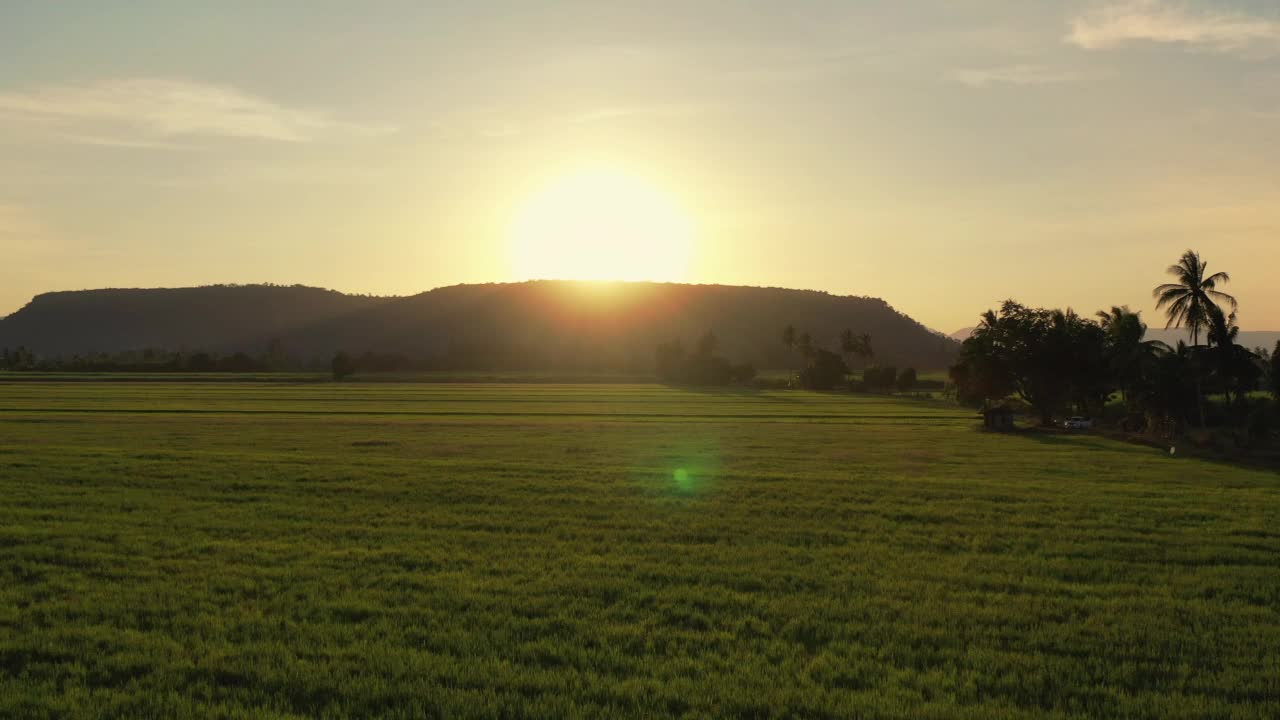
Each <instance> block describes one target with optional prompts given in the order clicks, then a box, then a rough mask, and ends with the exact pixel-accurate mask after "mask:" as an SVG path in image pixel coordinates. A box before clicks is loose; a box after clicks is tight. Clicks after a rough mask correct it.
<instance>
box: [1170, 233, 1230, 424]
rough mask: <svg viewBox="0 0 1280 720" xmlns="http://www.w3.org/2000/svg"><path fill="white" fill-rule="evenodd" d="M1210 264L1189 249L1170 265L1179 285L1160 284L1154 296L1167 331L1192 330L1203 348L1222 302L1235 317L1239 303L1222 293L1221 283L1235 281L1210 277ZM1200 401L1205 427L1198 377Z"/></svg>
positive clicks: (1220, 275)
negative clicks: (1202, 339)
mask: <svg viewBox="0 0 1280 720" xmlns="http://www.w3.org/2000/svg"><path fill="white" fill-rule="evenodd" d="M1208 267H1209V264H1208V263H1207V262H1205V261H1203V260H1201V259H1200V255H1199V253H1196V252H1195V251H1193V250H1188V251H1186V252H1185V253H1183V254H1182V257H1181V258H1179V259H1178V262H1177V264H1175V265H1170V266H1169V268H1168V270H1167V272H1168V273H1169V274H1170V275H1172V276H1174V278H1175V279H1176V280H1177V282H1172V283H1165V284H1163V285H1157V286H1156V288H1155V290H1153V291H1152V295H1153V296H1154V297H1155V298H1156V309H1157V310H1160V309H1164V311H1165V315H1166V316H1167V317H1168V319H1169V322H1168V323H1166V325H1165V328H1166V329H1168V328H1171V327H1185V328H1187V329H1188V330H1189V331H1191V345H1192V346H1193V347H1199V345H1200V334H1201V333H1202V332H1203V331H1204V330H1206V329H1207V328H1208V327H1209V324H1210V322H1211V321H1212V311H1211V310H1210V308H1216V307H1217V306H1218V303H1220V302H1222V303H1226V304H1227V305H1228V306H1230V308H1231V311H1232V314H1234V313H1235V311H1236V308H1237V307H1238V304H1237V302H1236V299H1235V298H1234V297H1232V296H1231V295H1228V294H1227V293H1224V292H1221V291H1220V290H1218V289H1217V288H1218V284H1219V283H1227V282H1230V281H1231V276H1230V275H1228V274H1227V273H1225V272H1218V273H1214V274H1212V275H1206V273H1207V272H1208ZM1196 402H1197V406H1198V409H1199V416H1200V425H1201V426H1202V427H1203V426H1204V392H1203V390H1202V385H1201V378H1200V377H1199V375H1198V374H1197V377H1196Z"/></svg>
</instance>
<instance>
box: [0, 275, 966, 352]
mask: <svg viewBox="0 0 1280 720" xmlns="http://www.w3.org/2000/svg"><path fill="white" fill-rule="evenodd" d="M787 324H794V325H795V326H796V327H797V328H798V329H799V330H802V331H809V332H811V333H812V335H813V337H814V339H815V342H817V343H818V344H820V345H825V346H828V347H833V348H834V346H835V345H836V342H837V340H836V339H837V337H838V335H839V333H840V331H841V330H842V329H844V328H846V327H847V328H849V329H852V330H854V331H855V332H858V333H862V332H866V333H870V334H871V336H872V340H873V345H874V346H875V349H876V350H877V354H878V358H879V359H880V360H881V361H883V362H885V363H895V364H900V365H904V366H905V365H908V364H909V365H913V366H916V367H919V368H922V369H924V368H929V369H937V368H941V367H945V366H946V364H947V363H949V362H950V360H951V358H953V357H954V355H955V352H956V351H957V349H958V345H957V344H956V343H955V342H954V341H952V340H949V339H947V338H946V337H945V336H944V335H942V334H941V333H938V332H936V331H933V330H930V329H929V328H927V327H925V326H924V325H922V324H920V323H919V322H917V321H915V320H913V319H911V318H910V317H908V316H906V315H905V314H903V313H900V312H898V311H897V310H895V309H894V308H893V307H892V306H891V305H889V303H887V302H885V301H884V300H882V299H880V298H869V297H860V296H853V295H843V296H841V295H833V294H831V293H828V292H824V291H820V290H796V289H790V288H762V287H750V286H735V285H716V284H705V285H691V284H681V283H644V282H618V283H598V282H586V281H553V280H537V281H527V282H523V283H487V284H462V285H452V286H446V287H440V288H435V289H433V290H429V291H426V292H423V293H418V294H416V295H407V296H385V297H382V296H368V295H348V294H345V293H340V292H337V291H334V290H325V289H321V288H314V287H308V286H302V285H291V286H283V285H207V286H201V287H191V288H131V289H129V288H125V289H122V288H104V289H97V290H76V291H56V292H50V293H42V294H40V295H37V296H36V297H35V298H33V299H32V301H31V302H30V303H28V304H27V305H25V306H24V307H22V308H21V309H19V310H18V311H16V312H14V313H12V314H10V315H9V316H7V317H5V318H3V319H0V345H2V346H6V347H15V346H19V345H21V346H25V347H28V348H30V349H32V350H34V351H35V352H37V353H41V354H46V355H52V356H68V355H73V354H85V353H90V352H98V353H113V352H122V351H130V350H141V349H145V348H148V347H150V348H156V349H167V350H191V351H195V350H201V351H217V352H232V351H250V352H252V351H261V350H262V349H263V348H265V347H266V346H267V345H268V344H273V343H274V344H276V345H278V346H282V347H284V348H287V349H288V351H289V352H291V353H294V354H296V355H299V356H304V357H307V358H310V359H315V358H319V357H322V356H324V355H327V354H331V353H332V352H335V351H337V350H347V351H349V352H364V351H372V352H379V353H401V354H405V355H408V356H412V357H419V358H434V359H435V360H437V361H438V362H439V364H440V365H441V366H459V367H471V366H478V365H484V366H491V367H495V368H498V367H513V368H514V367H521V368H536V367H549V368H560V367H582V368H600V369H606V368H608V369H614V368H617V369H638V368H642V367H649V366H650V365H651V364H652V357H653V348H654V346H655V345H656V344H657V343H658V342H663V341H666V340H670V339H672V338H680V339H681V340H682V341H683V342H684V343H686V345H687V346H692V344H693V343H694V341H695V340H696V339H697V337H698V336H699V335H701V334H702V333H703V332H706V331H707V330H711V331H713V332H715V333H716V335H717V337H718V338H719V340H720V347H721V350H722V352H723V353H724V354H725V355H727V356H729V357H732V358H734V359H735V360H739V361H746V362H752V363H755V364H756V365H757V366H758V367H787V366H790V365H793V364H795V363H796V362H798V359H797V358H795V357H794V356H793V354H791V353H789V352H788V351H787V349H786V348H785V347H783V345H782V342H781V331H782V328H783V326H785V325H787Z"/></svg>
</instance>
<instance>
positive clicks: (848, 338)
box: [840, 328, 876, 358]
mask: <svg viewBox="0 0 1280 720" xmlns="http://www.w3.org/2000/svg"><path fill="white" fill-rule="evenodd" d="M840 352H841V353H842V354H844V355H857V356H858V357H860V358H870V357H875V354H876V353H875V351H874V350H872V349H871V336H870V335H868V334H867V333H862V334H861V335H855V334H854V333H853V331H852V330H850V329H849V328H845V330H844V332H842V333H840Z"/></svg>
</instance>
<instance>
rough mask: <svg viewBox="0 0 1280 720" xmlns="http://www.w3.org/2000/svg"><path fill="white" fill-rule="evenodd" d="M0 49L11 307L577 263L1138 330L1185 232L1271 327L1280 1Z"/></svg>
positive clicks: (422, 14) (798, 10)
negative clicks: (1124, 309) (1039, 310)
mask: <svg viewBox="0 0 1280 720" xmlns="http://www.w3.org/2000/svg"><path fill="white" fill-rule="evenodd" d="M302 18H305V23H303V22H300V19H302ZM0 45H2V46H3V47H4V48H5V62H4V63H3V65H0V250H3V253H4V257H5V261H4V263H3V264H0V315H3V314H7V313H9V312H13V311H15V310H17V309H18V308H19V307H21V306H22V305H23V304H24V303H26V302H27V301H28V300H30V298H31V297H32V296H33V295H35V294H37V293H41V292H46V291H51V290H70V289H82V288H99V287H151V286H181V285H200V284H211V283H250V282H274V283H285V284H292V283H302V284H307V285H316V286H323V287H331V288H335V289H338V290H342V291H345V292H358V293H373V294H409V293H417V292H420V291H423V290H427V289H430V288H433V287H437V286H442V285H453V284H457V283H471V282H495V281H511V280H522V279H527V278H535V277H560V278H577V279H633V280H635V279H655V280H667V281H683V282H693V283H724V284H744V285H761V286H778V287H794V288H812V289H819V290H826V291H829V292H832V293H836V294H853V295H866V296H873V297H881V298H884V299H885V300H886V301H887V302H889V303H890V304H892V305H893V306H894V307H895V308H897V309H898V310H900V311H902V312H905V313H907V314H909V315H910V316H912V317H913V318H916V319H918V320H919V321H921V322H923V323H925V324H926V325H928V326H930V327H933V328H936V329H938V330H941V331H943V332H951V331H953V330H956V329H957V328H961V327H965V326H970V325H973V324H974V322H975V321H976V319H977V316H978V314H979V313H981V312H982V311H983V310H986V309H987V308H989V307H992V306H993V305H995V304H997V303H998V302H999V301H1001V300H1003V299H1004V298H1006V297H1009V296H1012V297H1014V298H1016V299H1018V300H1019V301H1021V302H1024V303H1027V304H1031V305H1042V306H1049V307H1054V306H1072V307H1074V308H1076V309H1077V310H1078V311H1080V312H1082V313H1085V314H1089V315H1092V313H1093V312H1094V311H1095V310H1098V309H1100V308H1103V307H1109V306H1110V305H1113V304H1117V303H1128V304H1129V305H1130V306H1132V307H1133V308H1135V309H1142V310H1143V311H1144V316H1145V317H1146V318H1147V319H1148V321H1149V322H1150V323H1151V324H1152V325H1153V326H1154V325H1162V324H1163V323H1162V322H1160V320H1159V317H1158V315H1157V314H1156V312H1155V311H1154V303H1153V301H1152V300H1151V288H1152V287H1153V286H1154V285H1155V284H1157V283H1159V282H1162V281H1163V280H1164V275H1163V271H1164V268H1165V267H1166V266H1167V265H1169V264H1170V263H1172V262H1174V261H1175V260H1176V259H1177V258H1178V256H1179V255H1180V254H1181V253H1182V251H1183V250H1185V249H1187V248H1190V247H1194V248H1197V249H1198V250H1199V251H1200V252H1202V253H1203V254H1204V256H1205V257H1206V258H1207V259H1208V260H1209V262H1210V269H1211V270H1213V271H1216V270H1227V271H1229V272H1230V273H1231V276H1232V282H1231V284H1230V285H1229V289H1230V290H1231V292H1232V293H1233V294H1235V295H1236V296H1237V297H1238V298H1239V299H1240V301H1241V305H1242V307H1243V308H1245V310H1244V312H1242V314H1241V316H1240V325H1241V326H1242V327H1243V328H1245V329H1246V330H1253V329H1256V330H1274V329H1280V290H1278V289H1277V285H1276V282H1275V280H1276V276H1277V268H1280V170H1277V168H1280V144H1277V143H1276V138H1277V137H1280V9H1278V8H1277V6H1276V5H1275V4H1274V2H1268V1H1263V0H1234V1H1230V2H1228V1H1223V2H1209V1H1208V0H1185V1H1184V0H1178V1H1177V2H1173V1H1169V2H1164V1H1161V0H1115V1H1110V0H1103V1H1102V2H1037V3H1028V2H1024V1H1021V0H975V1H973V2H954V1H953V0H924V1H919V2H900V3H889V2H884V3H869V2H858V3H854V2H837V1H834V0H832V1H810V2H795V3H776V2H763V1H745V2H729V1H727V0H725V1H709V2H680V3H665V2H663V3H609V2H603V3H602V2H586V1H577V0H548V1H547V2H537V3H526V2H515V1H511V2H472V3H428V2H369V3H349V2H276V3H250V2H222V3H195V2H139V3H131V4H128V5H123V4H122V5H120V6H119V7H115V8H108V7H107V6H106V4H104V3H97V2H58V3H50V2H27V1H25V0H18V1H17V2H6V3H5V4H4V6H3V8H0Z"/></svg>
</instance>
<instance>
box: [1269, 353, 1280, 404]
mask: <svg viewBox="0 0 1280 720" xmlns="http://www.w3.org/2000/svg"><path fill="white" fill-rule="evenodd" d="M1270 370H1271V394H1272V395H1273V396H1274V397H1275V398H1276V400H1280V340H1277V341H1276V347H1275V349H1274V350H1272V351H1271V364H1270Z"/></svg>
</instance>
